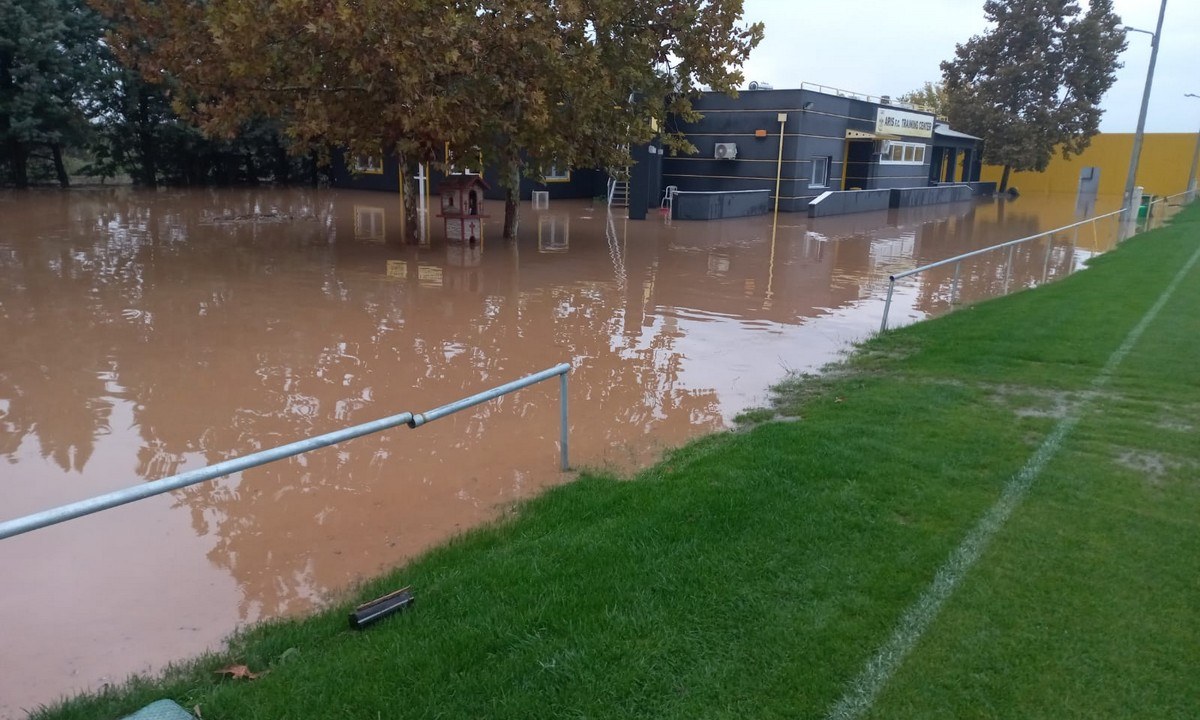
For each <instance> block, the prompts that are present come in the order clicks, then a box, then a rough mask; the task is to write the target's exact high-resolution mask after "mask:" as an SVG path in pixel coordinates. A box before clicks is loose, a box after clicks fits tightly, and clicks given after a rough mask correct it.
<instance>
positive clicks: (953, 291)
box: [950, 262, 962, 305]
mask: <svg viewBox="0 0 1200 720" xmlns="http://www.w3.org/2000/svg"><path fill="white" fill-rule="evenodd" d="M961 270H962V263H961V262H956V263H954V279H953V280H951V281H950V304H951V305H953V304H954V303H956V302H958V274H959V272H960V271H961Z"/></svg>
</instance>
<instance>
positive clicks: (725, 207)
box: [672, 190, 771, 220]
mask: <svg viewBox="0 0 1200 720" xmlns="http://www.w3.org/2000/svg"><path fill="white" fill-rule="evenodd" d="M770 210H771V191H770V190H753V191H748V192H683V191H680V192H679V193H677V194H676V195H675V202H674V204H673V205H672V218H674V219H675V220H720V219H722V218H736V217H748V216H750V215H765V214H766V213H768V212H770Z"/></svg>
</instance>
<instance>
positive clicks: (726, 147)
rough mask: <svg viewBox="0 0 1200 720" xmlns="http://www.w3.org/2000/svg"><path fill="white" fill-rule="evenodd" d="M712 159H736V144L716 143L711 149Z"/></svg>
mask: <svg viewBox="0 0 1200 720" xmlns="http://www.w3.org/2000/svg"><path fill="white" fill-rule="evenodd" d="M713 157H714V158H716V159H717V160H734V159H736V158H737V143H717V146H716V148H714V149H713Z"/></svg>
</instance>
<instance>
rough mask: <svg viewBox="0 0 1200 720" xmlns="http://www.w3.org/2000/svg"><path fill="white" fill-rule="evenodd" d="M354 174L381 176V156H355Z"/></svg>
mask: <svg viewBox="0 0 1200 720" xmlns="http://www.w3.org/2000/svg"><path fill="white" fill-rule="evenodd" d="M354 173H355V174H356V175H382V174H383V156H382V155H355V156H354Z"/></svg>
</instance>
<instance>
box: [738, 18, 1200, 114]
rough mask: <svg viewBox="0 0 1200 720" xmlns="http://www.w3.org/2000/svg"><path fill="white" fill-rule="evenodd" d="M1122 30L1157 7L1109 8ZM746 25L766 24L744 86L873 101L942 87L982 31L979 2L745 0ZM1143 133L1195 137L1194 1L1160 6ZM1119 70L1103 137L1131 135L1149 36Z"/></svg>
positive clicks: (1198, 77) (1199, 43)
mask: <svg viewBox="0 0 1200 720" xmlns="http://www.w3.org/2000/svg"><path fill="white" fill-rule="evenodd" d="M1113 4H1114V5H1115V7H1116V11H1117V14H1119V15H1120V16H1121V18H1122V20H1123V22H1125V23H1126V24H1128V25H1131V26H1133V27H1137V28H1142V29H1144V30H1150V31H1153V30H1154V25H1155V23H1156V22H1157V21H1158V10H1159V6H1160V3H1159V2H1158V1H1157V0H1115V2H1114V3H1113ZM745 19H746V20H747V21H748V22H753V21H761V22H763V23H764V24H765V25H766V37H765V38H764V39H763V41H762V43H760V44H759V46H758V48H756V49H755V50H754V52H753V53H752V54H751V56H750V60H749V61H748V62H747V63H746V65H745V68H744V72H745V75H746V80H747V82H749V81H750V80H761V81H764V82H768V83H771V85H773V86H774V87H776V88H792V87H799V85H800V82H801V81H807V82H814V83H820V84H822V85H832V86H834V87H838V88H842V89H845V90H851V91H854V92H858V93H867V94H870V95H892V96H893V97H894V96H897V95H901V94H903V93H905V92H907V91H909V90H915V89H917V88H920V87H922V85H923V84H924V83H925V81H927V80H929V81H937V80H939V79H941V75H942V73H941V69H940V68H939V67H938V65H939V63H941V61H942V60H947V59H949V58H951V57H953V56H954V46H955V44H957V43H962V42H966V40H967V39H969V38H970V37H971V36H972V35H977V34H979V33H981V32H983V31H984V30H985V29H986V25H985V23H984V18H983V0H902V1H898V2H896V1H891V0H745ZM1162 34H1163V38H1162V45H1161V47H1160V48H1159V51H1158V65H1157V67H1156V69H1155V72H1154V87H1153V92H1152V94H1151V96H1150V110H1149V113H1148V115H1147V119H1146V131H1147V132H1189V133H1191V132H1196V131H1197V129H1198V128H1200V100H1197V99H1194V98H1185V97H1184V94H1185V93H1195V94H1197V95H1200V72H1198V70H1200V1H1198V0H1167V15H1166V19H1165V21H1164V22H1163V33H1162ZM1122 60H1123V61H1124V63H1125V67H1123V68H1122V69H1121V70H1119V71H1118V73H1117V82H1116V84H1115V85H1113V87H1112V89H1111V90H1109V91H1108V94H1107V95H1106V96H1105V98H1104V108H1105V111H1106V112H1105V114H1104V117H1103V119H1102V120H1101V124H1100V129H1101V131H1103V132H1133V131H1134V130H1135V129H1136V127H1137V116H1138V109H1139V108H1140V106H1141V102H1142V90H1143V88H1144V87H1145V82H1146V70H1147V67H1148V65H1149V63H1150V36H1149V35H1143V34H1141V33H1129V47H1128V48H1127V49H1126V50H1125V53H1124V54H1123V55H1122Z"/></svg>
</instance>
